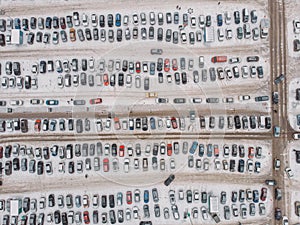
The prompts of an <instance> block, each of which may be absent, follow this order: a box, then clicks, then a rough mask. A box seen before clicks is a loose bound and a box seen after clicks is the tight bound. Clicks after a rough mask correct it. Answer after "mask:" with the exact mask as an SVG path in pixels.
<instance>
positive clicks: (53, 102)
mask: <svg viewBox="0 0 300 225" xmlns="http://www.w3.org/2000/svg"><path fill="white" fill-rule="evenodd" d="M58 103H59V101H58V100H52V99H51V100H46V105H58Z"/></svg>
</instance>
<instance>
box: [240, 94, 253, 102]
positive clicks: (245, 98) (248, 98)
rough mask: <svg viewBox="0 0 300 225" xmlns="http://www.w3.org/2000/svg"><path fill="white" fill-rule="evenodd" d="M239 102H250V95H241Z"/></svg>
mask: <svg viewBox="0 0 300 225" xmlns="http://www.w3.org/2000/svg"><path fill="white" fill-rule="evenodd" d="M239 100H240V101H246V100H250V95H240V96H239Z"/></svg>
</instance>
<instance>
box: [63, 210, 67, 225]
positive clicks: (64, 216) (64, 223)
mask: <svg viewBox="0 0 300 225" xmlns="http://www.w3.org/2000/svg"><path fill="white" fill-rule="evenodd" d="M61 223H62V225H68V216H67V213H66V212H63V213H62V214H61Z"/></svg>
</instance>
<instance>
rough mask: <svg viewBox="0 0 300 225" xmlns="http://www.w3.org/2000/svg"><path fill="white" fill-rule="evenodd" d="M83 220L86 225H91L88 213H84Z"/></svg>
mask: <svg viewBox="0 0 300 225" xmlns="http://www.w3.org/2000/svg"><path fill="white" fill-rule="evenodd" d="M83 220H84V223H85V224H90V216H89V212H88V211H84V212H83Z"/></svg>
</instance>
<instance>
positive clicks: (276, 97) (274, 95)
mask: <svg viewBox="0 0 300 225" xmlns="http://www.w3.org/2000/svg"><path fill="white" fill-rule="evenodd" d="M272 100H273V104H278V102H279V95H278V92H273V95H272Z"/></svg>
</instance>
